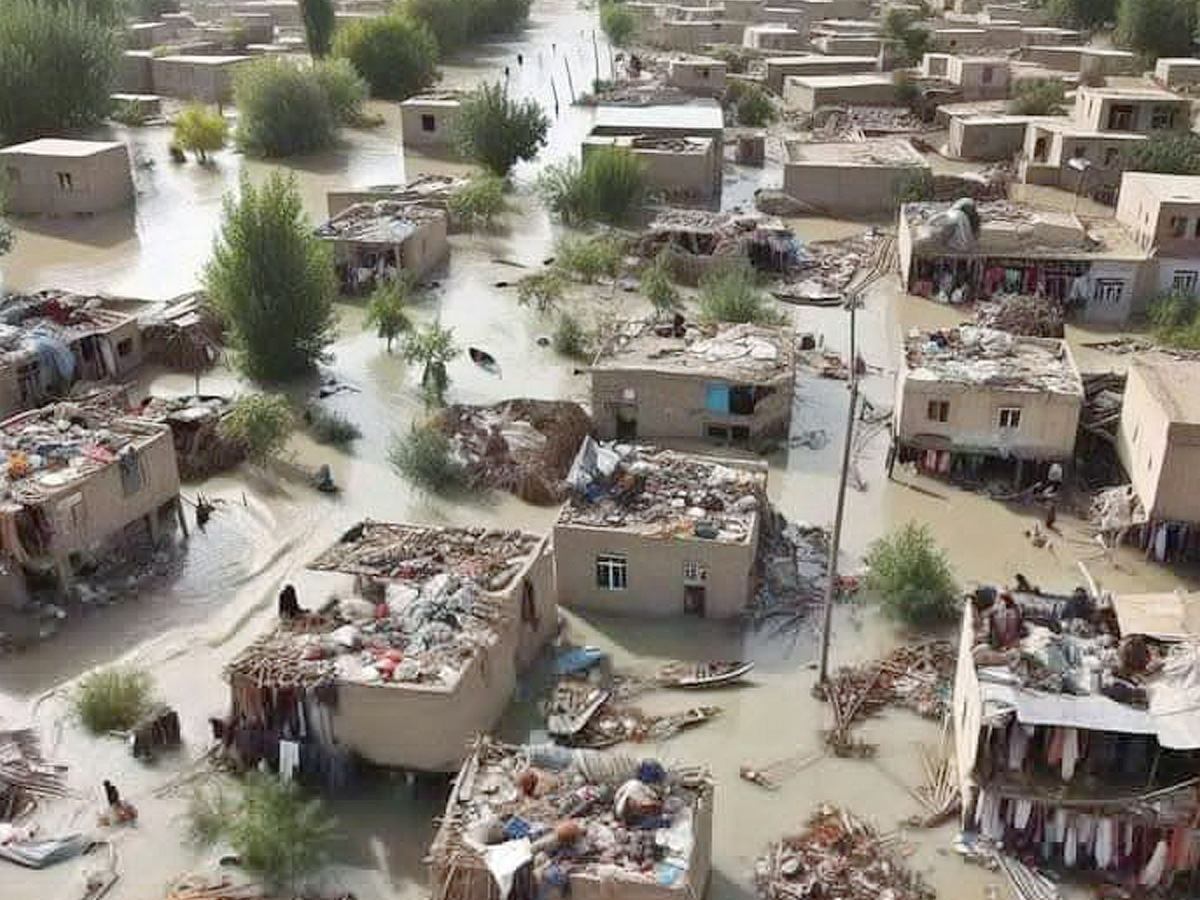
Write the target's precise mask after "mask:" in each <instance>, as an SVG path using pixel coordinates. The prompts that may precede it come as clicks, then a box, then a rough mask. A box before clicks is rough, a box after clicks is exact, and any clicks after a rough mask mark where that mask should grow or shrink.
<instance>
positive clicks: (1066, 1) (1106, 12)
mask: <svg viewBox="0 0 1200 900" xmlns="http://www.w3.org/2000/svg"><path fill="white" fill-rule="evenodd" d="M1045 10H1046V13H1047V14H1048V15H1049V17H1050V21H1052V22H1053V23H1055V24H1056V25H1058V26H1059V27H1061V28H1100V27H1102V26H1104V25H1108V24H1109V23H1111V22H1115V21H1116V18H1117V0H1047V2H1046V5H1045Z"/></svg>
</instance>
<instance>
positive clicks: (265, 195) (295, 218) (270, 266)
mask: <svg viewBox="0 0 1200 900" xmlns="http://www.w3.org/2000/svg"><path fill="white" fill-rule="evenodd" d="M204 286H205V290H207V291H208V295H209V298H210V299H211V300H212V303H213V305H214V306H215V307H216V308H217V310H219V311H220V313H221V315H222V317H223V318H224V319H225V321H226V324H227V325H228V327H229V330H230V339H231V342H232V345H233V347H234V349H235V350H236V351H237V354H238V358H239V360H240V362H241V364H242V367H243V368H244V369H245V371H246V373H247V374H248V375H249V376H250V377H251V378H256V379H262V380H267V381H282V380H287V379H290V378H294V377H296V376H299V375H303V374H305V373H307V372H309V371H311V370H312V368H313V366H314V365H315V364H316V363H317V362H318V361H319V360H320V359H321V358H322V356H323V355H324V353H325V349H326V347H328V346H329V344H330V342H331V341H332V340H333V333H334V322H335V314H334V309H333V298H334V297H335V296H337V278H336V277H335V275H334V270H333V257H332V254H331V253H330V250H329V247H328V246H327V245H326V244H325V243H324V242H322V241H321V240H319V239H318V238H316V237H314V236H313V233H312V226H311V225H310V224H309V222H308V219H307V217H306V216H305V215H304V210H303V207H302V205H301V203H300V195H299V193H298V192H297V190H296V182H295V179H294V178H292V177H286V176H284V175H282V174H280V173H278V172H275V173H272V174H271V175H270V177H268V179H267V181H266V182H265V183H264V184H263V185H262V186H261V187H255V186H254V185H253V184H251V183H250V181H249V179H248V178H245V177H243V179H242V183H241V193H240V196H238V197H234V196H227V197H226V198H225V207H224V212H223V216H222V223H221V231H220V233H219V235H218V237H217V241H216V245H215V246H214V248H213V257H212V260H211V261H210V262H209V263H208V266H207V267H206V268H205V270H204Z"/></svg>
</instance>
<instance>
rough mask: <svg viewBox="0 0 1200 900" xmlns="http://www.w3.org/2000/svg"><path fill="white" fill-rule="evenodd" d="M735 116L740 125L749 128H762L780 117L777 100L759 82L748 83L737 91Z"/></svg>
mask: <svg viewBox="0 0 1200 900" xmlns="http://www.w3.org/2000/svg"><path fill="white" fill-rule="evenodd" d="M736 94H737V100H736V102H735V103H734V107H733V110H734V116H735V117H736V119H737V123H738V124H739V125H743V126H745V127H747V128H762V127H763V126H764V125H769V124H771V123H772V122H774V121H775V120H776V119H778V118H779V111H778V110H777V109H776V108H775V101H773V100H772V99H771V95H770V94H768V93H767V92H766V90H764V89H763V88H761V87H759V86H758V85H757V84H747V85H745V86H744V87H742V89H741V90H739V91H737V92H736Z"/></svg>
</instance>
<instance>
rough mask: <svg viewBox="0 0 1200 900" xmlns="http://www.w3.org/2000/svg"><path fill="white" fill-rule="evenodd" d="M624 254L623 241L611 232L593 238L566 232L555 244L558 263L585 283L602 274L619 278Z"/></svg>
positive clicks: (569, 273) (555, 261)
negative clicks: (610, 233)
mask: <svg viewBox="0 0 1200 900" xmlns="http://www.w3.org/2000/svg"><path fill="white" fill-rule="evenodd" d="M624 256H625V248H624V246H623V244H622V242H621V241H619V240H618V239H617V238H615V237H613V236H612V235H607V234H598V235H594V236H592V237H581V236H577V235H572V234H564V235H563V236H562V237H560V238H559V239H558V241H556V242H555V244H554V264H555V266H557V267H558V269H559V270H560V271H562V272H565V273H566V274H568V275H570V276H571V277H572V278H575V279H576V280H577V281H582V282H583V283H584V284H591V283H592V282H594V281H595V280H596V279H598V278H601V277H607V278H616V277H617V275H618V274H619V273H620V271H621V262H622V261H623V259H624Z"/></svg>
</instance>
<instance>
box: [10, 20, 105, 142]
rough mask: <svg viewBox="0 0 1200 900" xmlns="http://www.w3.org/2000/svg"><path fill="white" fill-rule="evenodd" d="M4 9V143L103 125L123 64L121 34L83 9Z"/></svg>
mask: <svg viewBox="0 0 1200 900" xmlns="http://www.w3.org/2000/svg"><path fill="white" fill-rule="evenodd" d="M2 6H3V9H2V11H0V139H2V140H3V142H4V143H15V142H17V141H22V140H26V139H28V138H32V137H37V136H39V135H42V134H46V133H55V132H61V131H66V130H76V129H83V128H88V127H91V126H93V125H95V124H97V123H98V122H100V121H101V120H102V119H103V118H104V116H105V115H106V114H107V112H108V109H109V105H110V101H109V95H110V94H111V93H112V86H113V81H114V79H115V78H116V74H117V66H118V65H119V63H120V59H121V44H120V41H119V39H118V37H117V32H116V29H115V28H114V27H112V26H111V25H109V24H107V23H105V22H100V21H97V20H96V19H94V18H92V16H91V15H89V12H88V9H87V8H85V7H84V6H81V5H79V4H74V3H70V4H68V3H51V4H46V3H40V2H37V0H3V4H2Z"/></svg>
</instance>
